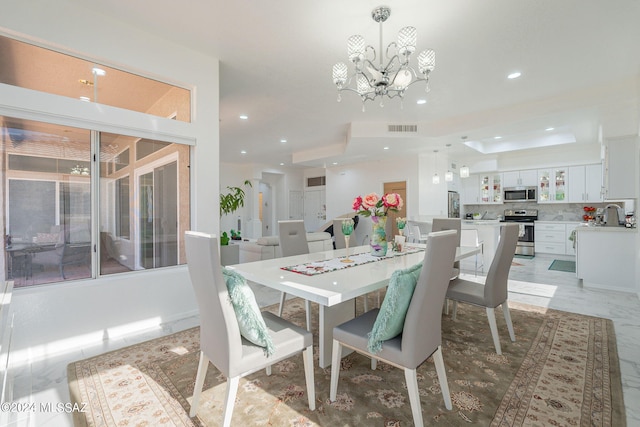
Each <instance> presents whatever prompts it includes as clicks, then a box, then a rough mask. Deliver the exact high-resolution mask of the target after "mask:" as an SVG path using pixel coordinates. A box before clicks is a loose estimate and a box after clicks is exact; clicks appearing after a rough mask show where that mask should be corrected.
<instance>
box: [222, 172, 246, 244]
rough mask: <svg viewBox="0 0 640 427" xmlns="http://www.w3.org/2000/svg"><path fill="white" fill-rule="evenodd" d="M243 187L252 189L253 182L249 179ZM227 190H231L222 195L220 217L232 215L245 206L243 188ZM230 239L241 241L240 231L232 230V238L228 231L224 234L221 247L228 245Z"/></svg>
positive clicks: (228, 188) (229, 188)
mask: <svg viewBox="0 0 640 427" xmlns="http://www.w3.org/2000/svg"><path fill="white" fill-rule="evenodd" d="M243 185H244V186H249V187H251V181H249V180H248V179H247V180H245V181H244V183H243ZM227 190H229V191H228V192H227V193H220V217H222V216H223V215H228V214H232V213H233V212H235V211H237V210H238V209H240V208H241V207H243V206H244V198H245V196H246V193H245V192H244V189H243V188H242V187H229V186H227ZM229 239H235V240H240V231H237V232H236V231H234V230H231V237H229V235H228V234H227V232H226V231H225V232H224V233H222V235H221V236H220V245H223V246H224V245H228V244H229Z"/></svg>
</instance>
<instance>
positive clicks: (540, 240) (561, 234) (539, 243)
mask: <svg viewBox="0 0 640 427" xmlns="http://www.w3.org/2000/svg"><path fill="white" fill-rule="evenodd" d="M580 224H581V223H580V222H568V221H536V224H535V229H534V230H535V231H534V232H535V238H534V242H535V250H536V253H538V252H539V253H546V254H555V255H575V253H576V252H575V249H574V248H573V241H572V240H569V238H570V237H571V233H572V232H573V230H575V229H576V228H577V227H579V226H580Z"/></svg>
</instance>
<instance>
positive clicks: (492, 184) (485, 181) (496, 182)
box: [479, 173, 502, 204]
mask: <svg viewBox="0 0 640 427" xmlns="http://www.w3.org/2000/svg"><path fill="white" fill-rule="evenodd" d="M479 184H480V203H481V204H492V203H502V174H500V173H493V174H481V175H479Z"/></svg>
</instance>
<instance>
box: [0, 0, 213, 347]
mask: <svg viewBox="0 0 640 427" xmlns="http://www.w3.org/2000/svg"><path fill="white" fill-rule="evenodd" d="M0 31H1V32H3V33H4V34H7V35H18V36H20V37H23V38H25V39H28V40H35V41H38V40H39V41H47V42H50V43H51V44H52V45H54V46H60V47H64V48H65V49H68V50H69V51H75V52H77V53H79V54H80V55H81V56H85V57H94V58H98V59H100V62H102V63H105V64H106V65H112V66H118V67H121V68H125V69H127V70H128V71H134V72H139V73H142V74H145V75H147V76H150V77H152V76H155V77H159V78H161V79H164V80H167V81H169V82H172V83H176V84H182V85H189V86H192V87H193V88H194V95H196V96H194V97H193V100H192V101H193V103H192V107H193V108H192V112H193V113H192V114H193V120H192V123H191V124H185V123H165V122H175V121H171V120H165V119H156V120H149V119H148V117H143V115H141V114H139V113H132V112H127V111H124V110H123V111H117V110H118V109H113V108H107V107H105V106H99V108H98V109H99V110H100V111H103V115H102V116H96V117H97V123H98V125H99V126H107V125H108V124H109V122H110V121H113V125H114V126H115V127H114V130H115V129H117V127H118V126H122V125H123V124H125V125H126V126H127V128H128V129H134V130H135V132H136V133H139V134H144V135H155V134H156V133H157V132H158V127H159V129H160V130H162V131H166V135H175V136H176V139H182V138H183V137H184V139H185V140H188V139H193V140H194V141H195V144H196V146H195V148H194V149H193V156H192V164H191V173H192V177H193V179H192V187H191V193H192V228H193V229H201V230H208V231H213V232H215V233H217V232H218V224H219V222H218V214H217V212H218V194H219V193H218V188H219V185H218V183H219V177H218V164H219V145H218V134H219V129H218V120H217V118H218V116H219V114H218V99H219V93H218V75H219V70H218V61H217V60H216V59H215V58H211V57H208V56H204V55H202V54H199V53H196V52H194V51H191V50H189V49H186V48H184V47H181V46H177V45H175V44H173V43H172V42H170V41H168V40H162V39H158V38H155V37H152V36H149V35H146V34H144V33H141V32H139V31H138V30H136V29H135V28H131V27H127V26H124V25H122V24H121V23H119V22H116V21H112V20H109V19H106V18H104V17H102V16H100V15H95V14H91V13H85V12H84V11H83V9H82V7H81V5H80V3H78V2H69V1H66V0H60V1H57V2H49V1H44V0H30V1H28V2H27V1H22V2H18V1H12V2H4V4H3V5H2V13H1V14H0ZM17 89H19V88H14V87H8V86H6V85H2V84H0V114H8V115H10V114H11V113H12V108H14V109H15V106H16V105H17V103H21V106H20V111H22V112H23V113H25V114H26V113H29V114H32V115H33V116H34V117H36V118H37V117H38V114H40V112H41V111H45V112H46V111H52V112H57V111H65V114H66V117H69V116H70V115H71V114H72V113H71V112H70V111H71V110H73V109H74V108H76V107H77V105H76V101H75V100H72V99H70V98H65V99H58V98H59V97H55V96H51V95H45V94H39V93H30V92H28V91H23V92H20V91H19V93H22V94H23V95H24V96H18V97H16V96H14V94H15V93H16V90H17ZM77 102H81V101H77ZM69 106H70V107H71V108H67V107H69ZM23 107H26V108H23ZM93 107H95V105H94V106H93ZM93 107H83V109H82V111H83V112H82V113H81V114H80V116H82V115H85V116H84V117H81V119H85V120H87V121H89V120H92V119H93V118H94V115H95V113H96V111H95V109H92V108H93ZM85 110H86V112H85ZM14 113H15V111H14ZM12 309H14V311H15V332H14V342H13V343H12V350H15V351H19V350H20V349H21V348H23V347H25V346H27V345H29V344H30V343H33V342H34V340H35V341H38V342H40V343H41V344H42V346H52V345H53V343H58V344H60V345H61V347H63V348H62V350H64V349H65V348H64V347H65V346H66V347H67V348H66V349H67V350H69V349H71V348H73V346H75V345H83V346H86V345H89V344H90V343H87V342H83V343H81V344H78V343H71V342H70V341H68V339H69V338H71V337H79V336H87V337H89V336H90V337H99V339H101V337H102V336H103V333H104V332H105V331H107V330H109V329H110V328H114V327H119V326H125V325H132V324H135V323H136V322H140V321H148V320H150V319H151V321H153V322H163V321H168V320H172V319H175V318H179V317H183V316H185V314H189V313H194V312H195V310H196V304H195V299H194V297H193V292H192V289H191V285H190V282H189V278H188V274H187V269H186V267H185V266H183V267H177V268H166V269H161V270H156V271H150V272H136V273H132V274H122V275H116V276H112V277H107V278H102V279H99V280H87V281H75V282H68V283H62V284H55V285H48V286H41V287H34V288H30V289H29V288H27V289H18V290H16V291H15V292H14V299H13V301H12ZM147 325H148V324H147Z"/></svg>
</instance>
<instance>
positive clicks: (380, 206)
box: [353, 193, 404, 256]
mask: <svg viewBox="0 0 640 427" xmlns="http://www.w3.org/2000/svg"><path fill="white" fill-rule="evenodd" d="M403 204H404V202H403V201H402V197H400V195H399V194H397V193H387V194H385V195H384V196H382V197H380V196H378V195H377V194H376V193H370V194H367V195H366V196H364V197H361V196H358V197H356V198H355V199H354V200H353V210H354V211H356V212H357V213H358V215H362V216H368V217H371V224H372V231H371V238H370V245H371V255H374V256H385V255H386V254H387V233H386V231H385V226H386V224H387V215H388V214H389V212H398V210H399V209H402V206H403Z"/></svg>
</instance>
